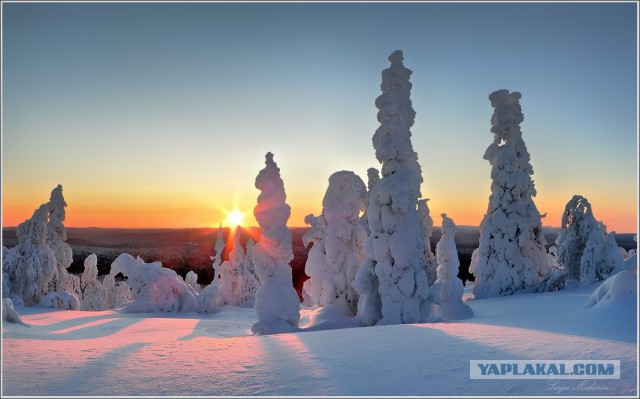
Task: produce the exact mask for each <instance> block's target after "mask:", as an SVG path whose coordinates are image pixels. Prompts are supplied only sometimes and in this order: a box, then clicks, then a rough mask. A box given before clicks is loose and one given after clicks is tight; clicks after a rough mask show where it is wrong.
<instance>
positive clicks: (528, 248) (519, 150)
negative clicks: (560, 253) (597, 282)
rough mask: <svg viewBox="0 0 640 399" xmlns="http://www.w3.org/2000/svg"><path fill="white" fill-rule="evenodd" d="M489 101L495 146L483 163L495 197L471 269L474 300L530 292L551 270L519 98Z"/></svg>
mask: <svg viewBox="0 0 640 399" xmlns="http://www.w3.org/2000/svg"><path fill="white" fill-rule="evenodd" d="M489 100H490V101H491V106H492V107H493V108H494V112H493V116H492V118H491V124H492V125H493V126H492V128H491V131H492V132H493V134H494V140H493V143H492V144H491V145H490V146H489V147H488V148H487V150H486V152H485V154H484V159H486V160H488V161H489V163H490V164H491V179H492V183H491V196H490V197H489V205H488V207H487V212H486V214H485V216H484V219H483V220H482V222H481V224H480V246H479V247H478V249H476V250H475V251H474V253H473V255H472V258H471V265H470V268H469V270H470V271H471V272H472V273H473V274H474V275H475V283H474V286H473V293H474V294H475V297H476V298H487V297H493V296H498V295H512V294H515V293H522V292H531V291H533V290H534V289H535V288H536V287H537V286H538V284H540V282H541V281H542V280H543V279H545V278H546V277H547V276H548V275H549V273H550V268H551V264H550V262H549V260H548V257H547V253H546V250H545V244H546V240H545V239H544V236H543V234H542V221H541V219H542V216H541V215H540V212H538V209H537V208H536V206H535V204H534V202H533V197H534V196H535V195H536V189H535V187H534V184H533V180H532V179H531V175H533V168H532V167H531V164H530V163H529V160H530V157H529V152H528V151H527V147H526V146H525V143H524V141H523V140H522V132H521V131H520V123H521V122H522V121H523V120H524V115H523V114H522V111H521V108H520V102H519V101H520V93H518V92H513V93H509V91H508V90H498V91H495V92H493V93H491V95H490V96H489Z"/></svg>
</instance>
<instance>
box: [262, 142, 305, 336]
mask: <svg viewBox="0 0 640 399" xmlns="http://www.w3.org/2000/svg"><path fill="white" fill-rule="evenodd" d="M265 164H266V166H265V167H264V169H262V170H261V171H260V172H259V173H258V176H257V177H256V183H255V185H256V188H257V189H258V190H260V195H259V196H258V204H257V205H256V207H255V208H254V210H253V214H254V216H255V217H256V220H257V221H258V224H259V225H260V229H261V238H260V242H259V243H257V244H256V245H255V247H254V249H253V264H254V265H255V268H256V274H257V276H258V279H259V280H260V284H261V285H260V288H258V291H257V292H256V302H255V305H254V310H255V312H256V316H257V318H258V322H257V323H255V324H254V325H253V326H252V327H251V331H252V332H253V333H254V334H256V335H264V334H275V333H282V332H291V331H296V330H297V329H298V322H299V321H300V301H299V299H298V294H297V293H296V291H295V289H294V288H293V277H292V272H291V267H290V266H289V262H291V261H292V260H293V250H292V248H291V232H290V231H289V229H288V228H287V220H288V219H289V216H290V215H291V208H290V207H289V205H287V203H286V202H285V201H286V199H287V195H286V194H285V191H284V182H283V181H282V178H281V177H280V169H279V168H278V166H277V165H276V163H275V162H274V161H273V154H272V153H270V152H269V153H267V155H266V162H265Z"/></svg>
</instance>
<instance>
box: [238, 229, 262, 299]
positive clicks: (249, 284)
mask: <svg viewBox="0 0 640 399" xmlns="http://www.w3.org/2000/svg"><path fill="white" fill-rule="evenodd" d="M254 246H255V243H254V242H253V240H252V239H249V240H248V241H247V245H246V251H247V253H246V254H245V256H244V260H243V262H242V269H241V270H242V281H243V283H244V289H243V292H244V298H243V302H244V305H243V306H251V307H253V305H254V303H255V296H256V291H257V290H258V287H260V281H258V276H257V275H256V268H255V266H254V265H253V248H254Z"/></svg>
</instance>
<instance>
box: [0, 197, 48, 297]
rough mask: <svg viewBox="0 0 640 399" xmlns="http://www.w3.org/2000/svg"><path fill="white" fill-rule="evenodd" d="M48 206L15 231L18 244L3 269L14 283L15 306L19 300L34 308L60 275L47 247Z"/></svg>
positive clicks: (11, 251)
mask: <svg viewBox="0 0 640 399" xmlns="http://www.w3.org/2000/svg"><path fill="white" fill-rule="evenodd" d="M47 213H48V207H47V205H46V204H42V205H41V206H40V208H38V209H37V210H36V211H35V212H34V213H33V216H32V217H31V219H28V220H26V221H24V222H22V223H20V225H18V229H17V231H16V233H17V236H18V242H19V243H18V245H16V246H15V247H13V248H11V249H10V250H8V251H7V254H6V256H5V257H4V258H3V262H2V270H3V275H4V274H6V275H8V277H9V280H10V281H11V288H10V297H11V299H12V300H13V302H14V303H18V302H19V300H18V301H16V300H14V298H20V300H22V301H23V303H24V304H25V305H26V306H33V305H36V304H38V303H39V302H40V300H41V299H42V298H43V297H44V296H45V295H46V294H47V292H49V286H50V284H51V282H52V281H55V278H56V276H57V270H56V258H55V255H54V254H53V251H52V250H51V248H49V246H47V244H46V239H47Z"/></svg>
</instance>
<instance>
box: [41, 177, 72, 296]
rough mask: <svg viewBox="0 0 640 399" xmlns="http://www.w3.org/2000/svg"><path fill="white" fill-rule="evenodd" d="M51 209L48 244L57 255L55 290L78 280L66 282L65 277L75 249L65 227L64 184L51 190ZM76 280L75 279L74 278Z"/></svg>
mask: <svg viewBox="0 0 640 399" xmlns="http://www.w3.org/2000/svg"><path fill="white" fill-rule="evenodd" d="M47 206H48V211H49V221H48V223H47V245H49V248H51V250H52V251H53V254H54V255H55V257H56V263H57V269H58V273H57V276H56V280H55V287H53V291H55V290H64V288H63V287H62V286H63V284H64V285H65V286H66V287H65V288H69V287H72V286H75V284H76V283H77V281H71V282H65V278H66V277H67V275H68V272H67V268H68V267H69V266H71V263H72V262H73V251H72V250H71V247H70V246H69V244H67V243H66V241H67V230H66V229H65V227H64V224H63V222H64V220H65V218H66V211H65V207H66V206H67V203H66V201H65V200H64V196H63V195H62V185H60V184H58V186H57V187H56V188H54V189H53V190H52V191H51V197H50V199H49V203H48V204H47ZM74 280H75V279H74ZM71 294H75V295H77V294H78V293H77V292H71Z"/></svg>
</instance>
